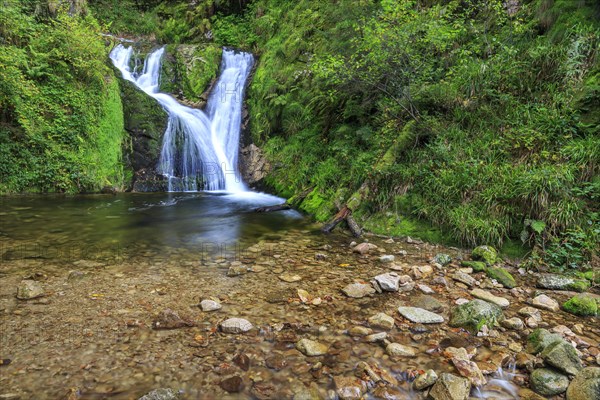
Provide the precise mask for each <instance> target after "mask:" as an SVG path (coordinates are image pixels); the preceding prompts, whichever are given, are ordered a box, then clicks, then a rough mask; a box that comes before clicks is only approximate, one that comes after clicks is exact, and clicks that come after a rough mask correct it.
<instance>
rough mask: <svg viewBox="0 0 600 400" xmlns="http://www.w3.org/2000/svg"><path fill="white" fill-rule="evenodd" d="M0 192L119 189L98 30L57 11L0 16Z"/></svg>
mask: <svg viewBox="0 0 600 400" xmlns="http://www.w3.org/2000/svg"><path fill="white" fill-rule="evenodd" d="M15 31H16V32H19V35H18V37H17V36H12V34H10V33H6V34H3V35H2V37H1V38H0V40H1V41H2V42H3V46H2V52H0V132H1V136H2V141H1V142H0V153H2V154H3V157H2V160H1V161H0V170H1V171H2V181H1V182H0V192H18V191H41V192H48V191H59V192H79V191H87V190H98V189H99V188H101V187H102V186H104V185H117V186H118V185H120V184H121V183H122V168H121V162H120V161H121V160H120V155H121V140H122V135H123V115H122V110H121V102H120V98H119V96H118V87H117V83H116V81H115V79H114V77H113V74H112V71H111V70H110V69H109V68H108V67H107V65H106V57H107V51H106V48H105V47H104V45H103V42H102V40H101V39H100V37H99V26H98V24H97V23H96V21H95V20H94V19H93V18H92V17H90V16H83V17H79V16H70V15H69V13H68V12H67V10H64V9H60V10H57V15H56V17H55V18H53V19H49V20H40V21H36V20H35V19H33V18H32V17H28V16H26V14H25V11H24V9H23V8H21V6H20V5H15V4H12V5H9V6H7V7H3V8H2V9H1V10H0V32H15Z"/></svg>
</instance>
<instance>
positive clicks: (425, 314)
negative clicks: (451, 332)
mask: <svg viewBox="0 0 600 400" xmlns="http://www.w3.org/2000/svg"><path fill="white" fill-rule="evenodd" d="M398 312H399V313H400V315H402V316H403V317H404V318H406V319H408V320H409V321H411V322H416V323H418V324H440V323H442V322H444V317H442V316H441V315H438V314H435V313H432V312H430V311H427V310H424V309H422V308H417V307H398Z"/></svg>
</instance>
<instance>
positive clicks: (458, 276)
mask: <svg viewBox="0 0 600 400" xmlns="http://www.w3.org/2000/svg"><path fill="white" fill-rule="evenodd" d="M450 277H451V278H452V279H454V280H455V281H458V282H462V283H464V284H465V285H467V286H473V285H475V282H477V281H476V279H475V278H473V277H472V276H471V275H469V274H466V273H464V272H461V271H456V272H454V273H453V274H452V275H451V276H450Z"/></svg>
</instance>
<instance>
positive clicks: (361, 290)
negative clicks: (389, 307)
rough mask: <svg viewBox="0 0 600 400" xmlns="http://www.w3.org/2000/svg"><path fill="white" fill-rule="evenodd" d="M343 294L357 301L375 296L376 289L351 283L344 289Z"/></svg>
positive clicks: (362, 284)
mask: <svg viewBox="0 0 600 400" xmlns="http://www.w3.org/2000/svg"><path fill="white" fill-rule="evenodd" d="M342 292H343V293H344V294H345V295H346V296H348V297H352V298H355V299H360V298H361V297H365V296H369V295H372V294H375V289H374V288H373V286H372V285H369V284H366V283H351V284H349V285H347V286H346V287H345V288H343V289H342Z"/></svg>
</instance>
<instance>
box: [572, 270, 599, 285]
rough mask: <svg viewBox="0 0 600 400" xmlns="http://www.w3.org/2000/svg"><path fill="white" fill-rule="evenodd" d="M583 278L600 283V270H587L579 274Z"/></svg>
mask: <svg viewBox="0 0 600 400" xmlns="http://www.w3.org/2000/svg"><path fill="white" fill-rule="evenodd" d="M577 275H578V276H579V277H580V278H582V279H587V280H588V281H590V282H592V283H597V284H600V271H585V272H580V273H578V274H577Z"/></svg>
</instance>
